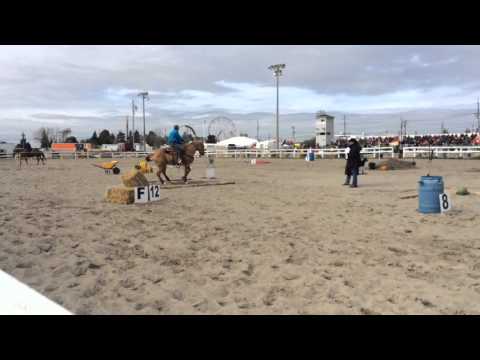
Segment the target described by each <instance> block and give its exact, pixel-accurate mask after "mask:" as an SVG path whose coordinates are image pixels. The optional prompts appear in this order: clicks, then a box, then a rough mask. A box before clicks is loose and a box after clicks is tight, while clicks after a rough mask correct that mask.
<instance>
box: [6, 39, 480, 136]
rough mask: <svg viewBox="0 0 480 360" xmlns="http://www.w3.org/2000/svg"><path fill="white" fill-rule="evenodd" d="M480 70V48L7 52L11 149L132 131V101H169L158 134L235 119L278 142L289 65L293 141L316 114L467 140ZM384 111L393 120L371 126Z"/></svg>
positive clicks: (157, 120) (159, 111)
mask: <svg viewBox="0 0 480 360" xmlns="http://www.w3.org/2000/svg"><path fill="white" fill-rule="evenodd" d="M479 60H480V47H479V46H14V47H12V46H0V66H1V68H2V72H1V73H0V105H1V107H2V114H0V140H3V139H4V138H6V139H8V140H13V141H16V140H17V138H18V134H19V132H20V131H22V130H23V131H26V132H27V133H28V132H31V131H33V130H35V129H36V128H38V127H39V126H43V125H46V126H52V125H55V124H56V125H55V126H69V127H72V129H73V130H74V132H76V134H77V135H78V136H80V137H81V136H89V135H90V134H91V133H92V132H93V130H98V129H102V128H104V127H111V128H113V130H119V129H123V127H124V126H123V123H124V115H127V114H129V113H130V102H129V97H128V96H126V95H125V94H124V93H123V95H122V89H123V90H128V89H130V90H132V89H133V90H135V89H136V90H142V89H147V90H151V91H155V92H158V94H154V95H152V99H151V102H149V103H148V108H147V111H148V113H149V116H148V119H147V127H148V128H158V129H162V128H165V127H169V126H171V125H172V124H173V123H177V122H188V123H192V124H196V125H197V126H202V123H203V120H202V119H199V118H196V116H198V115H202V114H209V115H208V117H206V118H205V119H211V118H212V116H214V115H215V114H226V115H227V116H229V117H231V118H232V119H234V120H235V121H236V122H237V123H238V127H239V128H240V129H242V131H247V132H249V133H250V134H255V131H256V130H255V129H256V120H257V119H260V120H261V123H262V125H261V126H262V128H264V129H263V130H262V132H264V133H266V134H268V133H273V129H272V124H273V115H272V114H271V113H268V112H267V111H268V109H269V107H270V106H271V109H272V111H273V110H274V93H273V91H272V90H273V88H272V89H270V87H272V86H273V77H272V74H271V73H270V72H269V71H268V70H267V67H268V65H270V64H272V63H277V62H283V63H286V64H287V68H286V70H285V73H284V76H283V77H282V78H281V86H282V89H283V90H282V91H283V92H282V96H284V97H283V98H282V101H283V102H282V104H284V108H283V111H284V112H285V113H284V114H283V115H282V121H283V122H282V133H284V135H287V134H289V133H290V127H291V125H292V124H294V125H295V126H297V131H298V133H302V132H305V133H308V132H310V131H311V129H313V126H314V125H313V118H314V113H313V110H314V108H318V109H322V108H323V109H325V110H327V111H329V112H333V113H334V114H336V115H338V116H339V117H340V118H341V117H342V116H343V114H344V113H347V114H348V116H349V118H351V122H352V123H351V126H352V129H354V130H355V131H357V129H358V131H360V130H361V129H363V128H364V129H365V131H367V132H372V133H374V132H377V133H378V132H384V131H385V130H390V131H395V130H396V128H397V127H398V126H397V124H396V123H397V122H399V116H405V117H409V118H410V123H411V124H412V125H411V126H412V127H416V128H418V130H417V131H434V130H436V129H438V128H439V126H440V125H439V122H440V120H439V119H440V118H441V117H442V116H444V117H445V120H444V121H445V122H446V127H448V128H452V129H453V128H455V129H457V130H461V129H462V128H463V129H464V128H465V127H470V126H471V122H472V119H473V117H472V115H471V113H473V111H474V102H475V100H476V96H477V94H480V80H478V79H480V67H478V62H479ZM222 82H226V83H229V84H247V85H248V86H251V88H252V90H250V88H247V89H246V90H243V92H242V91H239V90H234V89H232V88H228V87H226V86H222V85H221V84H222ZM288 89H290V91H287V90H288ZM109 91H110V92H109ZM412 92H413V95H412ZM249 94H250V95H249ZM286 97H287V98H286ZM288 97H290V99H289V98H288ZM307 97H308V98H307ZM430 98H431V99H432V101H430ZM237 99H238V106H234V105H235V102H237ZM339 99H343V100H341V101H340V100H339ZM288 103H290V104H291V105H292V106H293V105H295V106H293V107H292V110H291V111H290V112H287V111H286V110H288V109H285V106H287V105H286V104H288ZM367 103H368V107H365V106H366V105H365V104H367ZM383 106H384V107H385V108H386V109H387V110H385V112H384V113H383V114H378V113H373V112H372V113H370V114H369V115H368V116H366V115H365V114H364V113H365V112H367V113H368V112H369V111H370V110H369V109H372V108H376V109H377V110H378V109H381V108H382V107H383ZM304 107H305V108H304ZM238 108H244V109H247V110H246V113H242V114H240V113H239V109H238ZM356 110H358V111H356ZM360 111H361V113H360ZM212 114H213V115H212ZM269 119H270V120H269ZM355 119H358V120H355ZM42 121H43V122H42ZM55 121H57V122H56V123H55ZM449 123H450V124H451V125H449ZM384 128H385V129H384ZM421 129H424V130H421ZM12 137H13V138H12Z"/></svg>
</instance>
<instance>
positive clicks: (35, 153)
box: [15, 149, 47, 168]
mask: <svg viewBox="0 0 480 360" xmlns="http://www.w3.org/2000/svg"><path fill="white" fill-rule="evenodd" d="M15 155H16V156H17V159H18V160H19V167H20V168H21V167H22V160H25V163H27V164H28V158H36V159H37V165H39V164H40V161H42V164H43V165H45V160H47V158H46V157H45V154H44V153H43V152H42V151H40V150H39V149H32V151H17V152H16V153H15Z"/></svg>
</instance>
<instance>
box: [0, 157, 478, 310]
mask: <svg viewBox="0 0 480 360" xmlns="http://www.w3.org/2000/svg"><path fill="white" fill-rule="evenodd" d="M92 162H94V161H93V160H76V161H75V160H49V161H48V163H47V165H46V166H44V167H42V166H39V167H37V166H36V165H31V166H30V167H29V168H23V169H21V170H17V169H16V163H15V162H14V161H12V160H0V204H1V207H0V269H2V270H4V271H6V272H8V273H10V274H12V275H13V276H15V277H16V278H18V279H19V280H21V281H23V282H25V283H26V284H29V285H30V286H32V287H33V288H34V289H36V290H38V291H39V292H41V293H43V294H45V295H46V296H48V297H49V298H51V299H52V300H54V301H56V302H58V303H60V304H62V305H63V306H64V307H66V308H67V309H69V310H70V311H72V312H74V313H77V314H480V220H479V218H478V215H479V213H480V196H479V195H474V194H472V195H469V196H463V197H461V196H456V195H455V189H456V187H457V186H461V185H464V186H466V187H467V188H468V189H470V190H471V191H478V192H480V177H479V175H480V170H477V172H473V171H471V170H472V169H480V161H477V160H435V161H434V162H433V164H432V170H431V174H432V175H442V176H443V177H444V182H445V184H446V188H447V189H449V190H450V191H449V192H450V194H451V196H452V202H453V210H452V211H451V212H449V213H447V214H445V215H429V216H427V215H421V214H419V213H417V212H416V208H417V206H418V199H415V198H414V199H404V200H401V199H399V198H400V197H401V196H405V195H409V194H415V193H416V191H417V190H416V189H417V181H418V180H419V177H420V176H421V175H425V174H426V172H427V170H426V166H427V162H426V161H419V162H418V169H416V170H400V171H388V172H379V171H368V174H367V175H365V176H360V178H359V183H360V187H359V188H357V189H350V188H346V187H344V186H342V185H341V184H342V182H343V180H344V177H343V168H344V161H343V160H321V161H315V162H314V163H311V164H308V163H306V162H305V161H303V160H277V161H273V163H272V164H266V165H257V166H252V165H249V164H248V163H247V162H246V161H245V160H227V159H226V160H217V161H216V165H217V176H218V177H219V178H220V179H222V180H235V181H236V184H235V185H225V186H210V187H198V188H187V189H169V190H166V189H164V190H163V191H162V193H161V196H162V197H163V199H162V200H161V201H159V202H157V203H151V204H148V205H113V204H108V203H106V202H104V200H103V196H104V193H105V190H106V188H107V187H108V186H110V185H117V184H119V183H120V177H119V176H115V175H105V174H104V173H103V172H102V170H101V169H98V168H95V167H93V166H91V165H90V164H91V163H92ZM133 163H134V160H121V161H120V167H121V168H122V170H123V171H125V170H127V169H129V168H131V167H132V165H133ZM205 168H206V159H200V160H196V162H195V163H194V165H193V171H192V173H191V177H192V178H193V179H198V178H201V177H203V176H205ZM169 173H170V174H171V175H173V176H174V177H177V178H178V177H180V176H181V173H180V171H177V170H176V169H175V168H171V169H169ZM150 178H151V179H152V180H154V179H155V176H154V175H152V176H150Z"/></svg>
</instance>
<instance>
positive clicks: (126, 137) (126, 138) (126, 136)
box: [125, 115, 128, 144]
mask: <svg viewBox="0 0 480 360" xmlns="http://www.w3.org/2000/svg"><path fill="white" fill-rule="evenodd" d="M127 142H128V115H127V133H126V134H125V144H126V143H127Z"/></svg>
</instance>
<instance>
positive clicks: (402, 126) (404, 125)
mask: <svg viewBox="0 0 480 360" xmlns="http://www.w3.org/2000/svg"><path fill="white" fill-rule="evenodd" d="M404 136H407V120H403V119H402V118H400V141H402V139H403V137H404Z"/></svg>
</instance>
